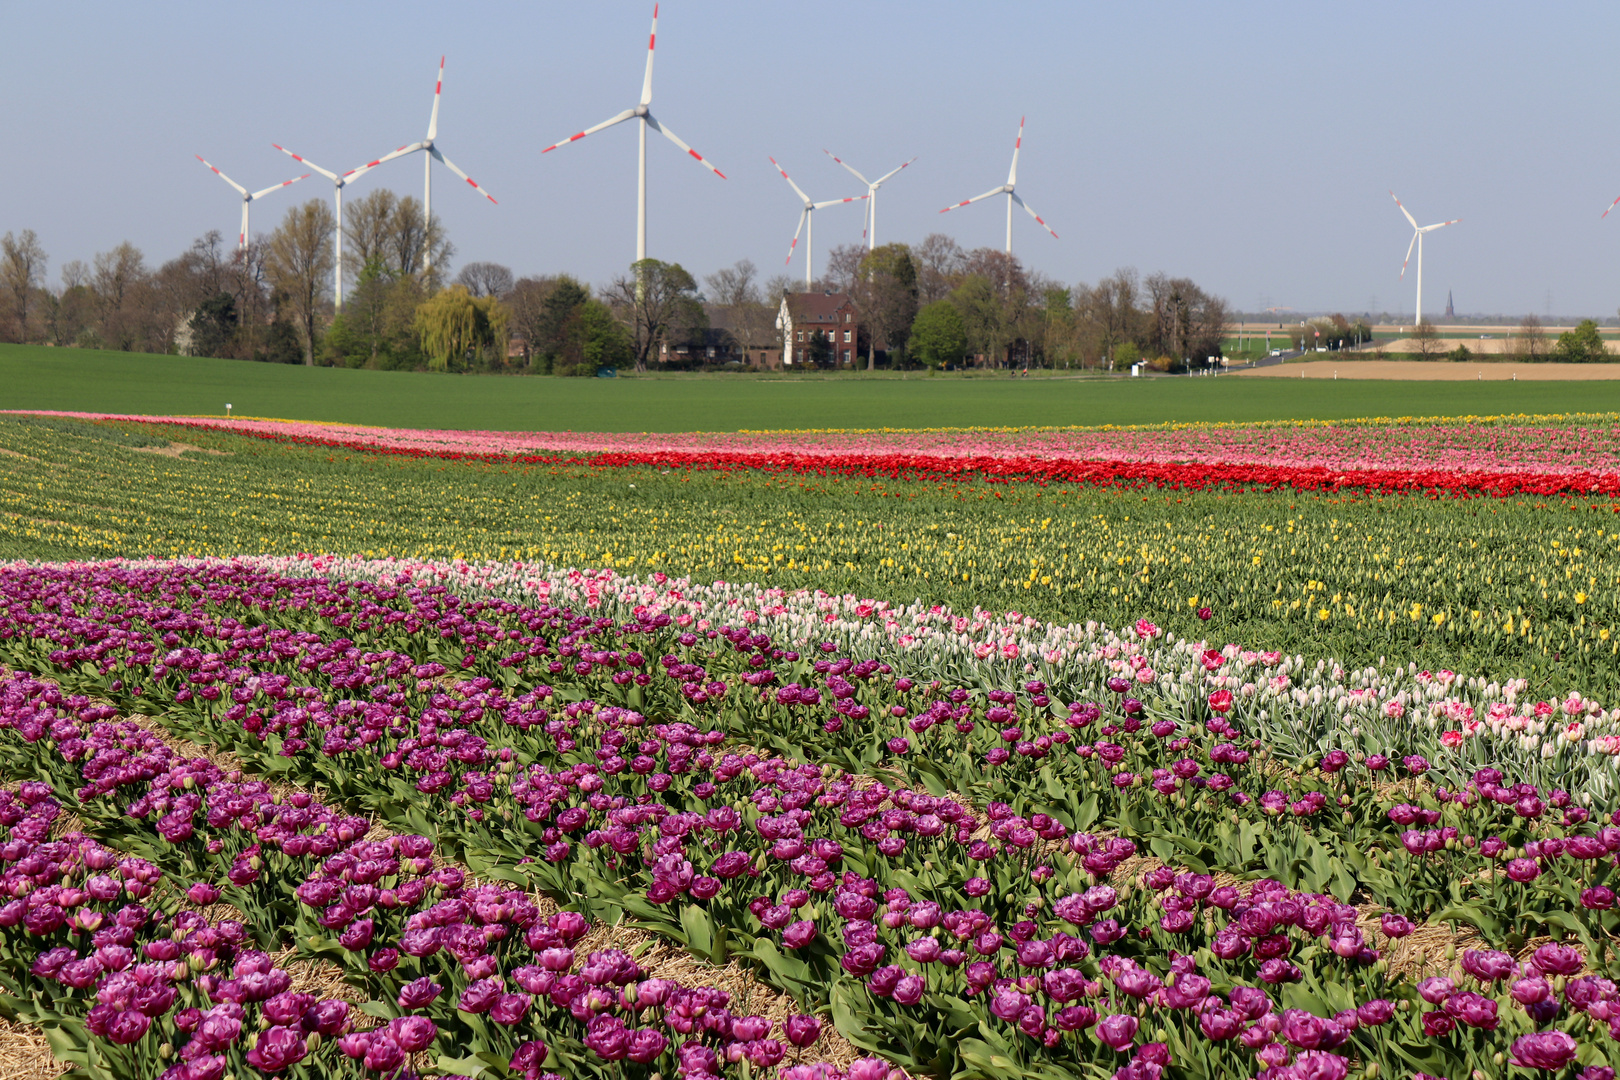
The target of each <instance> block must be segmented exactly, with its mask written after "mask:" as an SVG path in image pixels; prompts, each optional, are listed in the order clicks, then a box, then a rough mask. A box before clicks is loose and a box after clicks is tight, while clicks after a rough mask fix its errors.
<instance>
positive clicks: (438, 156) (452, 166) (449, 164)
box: [428, 146, 495, 202]
mask: <svg viewBox="0 0 1620 1080" xmlns="http://www.w3.org/2000/svg"><path fill="white" fill-rule="evenodd" d="M428 153H430V154H432V155H433V158H434V160H436V161H437V162H438V163H439V164H440V165H443V166H444V167H445V168H447V169H449V170H450V171H451V172H453V173H455V174H456V175H457V176H459V177H461V178H462V179H463V180H465V181H467V183H469V184H471V185H472V189H473V190H474V191H476V192H478V194H480V195H482V196H483V197H484V198H486V199H488V200H489V201H490V202H494V201H495V196H493V195H491V194H490V193H489V192H487V191H485V190H484V189H483V188H481V187H479V186H478V181H476V180H474V179H473V178H472V177H470V176H468V175H467V174H466V173H464V172H462V171H461V170H460V169H458V168H456V163H455V162H453V161H451V160H450V159H449V158H447V157H445V156H444V154H443V153H441V152H440V150H439V148H438V147H437V146H435V147H433V148H432V149H430V150H429V151H428Z"/></svg>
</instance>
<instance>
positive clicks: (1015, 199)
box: [1008, 191, 1058, 240]
mask: <svg viewBox="0 0 1620 1080" xmlns="http://www.w3.org/2000/svg"><path fill="white" fill-rule="evenodd" d="M1008 194H1009V195H1011V196H1012V201H1013V202H1015V203H1017V204H1018V205H1019V206H1022V207H1023V208H1024V213H1026V214H1028V215H1029V216H1030V217H1032V218H1034V219H1035V222H1036V224H1038V225H1039V226H1040V227H1041V228H1043V229H1045V230H1046V231H1047V232H1049V233H1052V239H1054V240H1056V239H1058V234H1057V233H1055V232H1052V226H1050V225H1048V224H1047V223H1046V222H1045V221H1044V220H1043V219H1042V218H1041V215H1039V214H1037V213H1036V212H1035V208H1034V207H1033V206H1031V205H1029V203H1027V202H1025V201H1024V200H1023V199H1020V198H1019V197H1018V193H1017V192H1016V191H1010V192H1008Z"/></svg>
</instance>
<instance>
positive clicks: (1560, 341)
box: [1411, 315, 1612, 364]
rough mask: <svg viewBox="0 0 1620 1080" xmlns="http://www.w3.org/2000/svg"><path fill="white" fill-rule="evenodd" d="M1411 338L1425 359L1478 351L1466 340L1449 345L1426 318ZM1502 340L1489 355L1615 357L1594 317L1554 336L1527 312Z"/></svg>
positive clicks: (1569, 359)
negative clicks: (1496, 348) (1514, 328)
mask: <svg viewBox="0 0 1620 1080" xmlns="http://www.w3.org/2000/svg"><path fill="white" fill-rule="evenodd" d="M1411 341H1412V348H1413V350H1415V351H1416V353H1417V355H1418V356H1419V357H1421V358H1422V359H1424V360H1440V359H1445V360H1471V359H1473V358H1474V355H1475V354H1474V352H1473V351H1472V350H1470V349H1469V348H1468V346H1467V344H1466V343H1458V344H1456V345H1452V346H1451V347H1450V348H1448V347H1447V346H1448V344H1449V342H1447V341H1446V340H1445V339H1443V338H1441V337H1440V332H1439V330H1437V329H1436V328H1435V326H1434V324H1433V323H1431V322H1429V321H1427V320H1424V321H1423V322H1421V323H1419V324H1418V325H1417V326H1415V327H1413V328H1412V338H1411ZM1503 344H1504V347H1503V348H1502V349H1501V350H1500V351H1495V350H1493V351H1491V352H1489V353H1488V355H1490V356H1491V357H1492V358H1493V359H1495V358H1498V357H1500V358H1502V359H1507V360H1516V361H1521V362H1524V363H1532V364H1533V363H1543V362H1549V361H1550V362H1554V363H1562V364H1590V363H1597V362H1600V361H1604V360H1608V359H1610V358H1611V357H1612V354H1611V353H1610V352H1609V350H1608V347H1607V345H1605V344H1604V341H1603V334H1602V332H1601V331H1600V330H1599V329H1598V324H1597V320H1595V319H1583V320H1581V322H1580V323H1578V324H1577V325H1576V326H1575V328H1574V329H1572V330H1565V331H1564V332H1563V333H1561V334H1559V335H1558V336H1557V337H1556V338H1554V337H1552V336H1551V335H1550V334H1548V333H1547V329H1546V327H1545V326H1544V325H1543V324H1542V321H1541V320H1540V319H1539V318H1537V317H1536V316H1535V315H1526V316H1525V317H1524V319H1523V321H1521V322H1520V323H1519V326H1518V329H1516V330H1515V331H1514V332H1513V333H1512V334H1511V335H1510V336H1508V337H1507V338H1506V339H1504V342H1503Z"/></svg>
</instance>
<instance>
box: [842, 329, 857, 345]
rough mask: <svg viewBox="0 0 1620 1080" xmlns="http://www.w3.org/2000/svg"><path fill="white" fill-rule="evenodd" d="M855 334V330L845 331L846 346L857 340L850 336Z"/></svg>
mask: <svg viewBox="0 0 1620 1080" xmlns="http://www.w3.org/2000/svg"><path fill="white" fill-rule="evenodd" d="M854 333H855V331H853V330H845V331H844V344H845V345H848V344H849V343H850V342H851V341H854V340H855V339H854V338H853V337H851V336H850V335H852V334H854Z"/></svg>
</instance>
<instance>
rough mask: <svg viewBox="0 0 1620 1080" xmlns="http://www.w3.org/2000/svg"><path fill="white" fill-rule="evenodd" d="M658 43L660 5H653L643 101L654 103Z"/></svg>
mask: <svg viewBox="0 0 1620 1080" xmlns="http://www.w3.org/2000/svg"><path fill="white" fill-rule="evenodd" d="M657 44H658V5H657V4H654V5H653V22H652V32H651V33H649V34H648V35H647V74H646V76H645V77H643V78H642V80H641V103H642V104H643V105H651V104H652V62H653V46H655V45H657Z"/></svg>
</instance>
